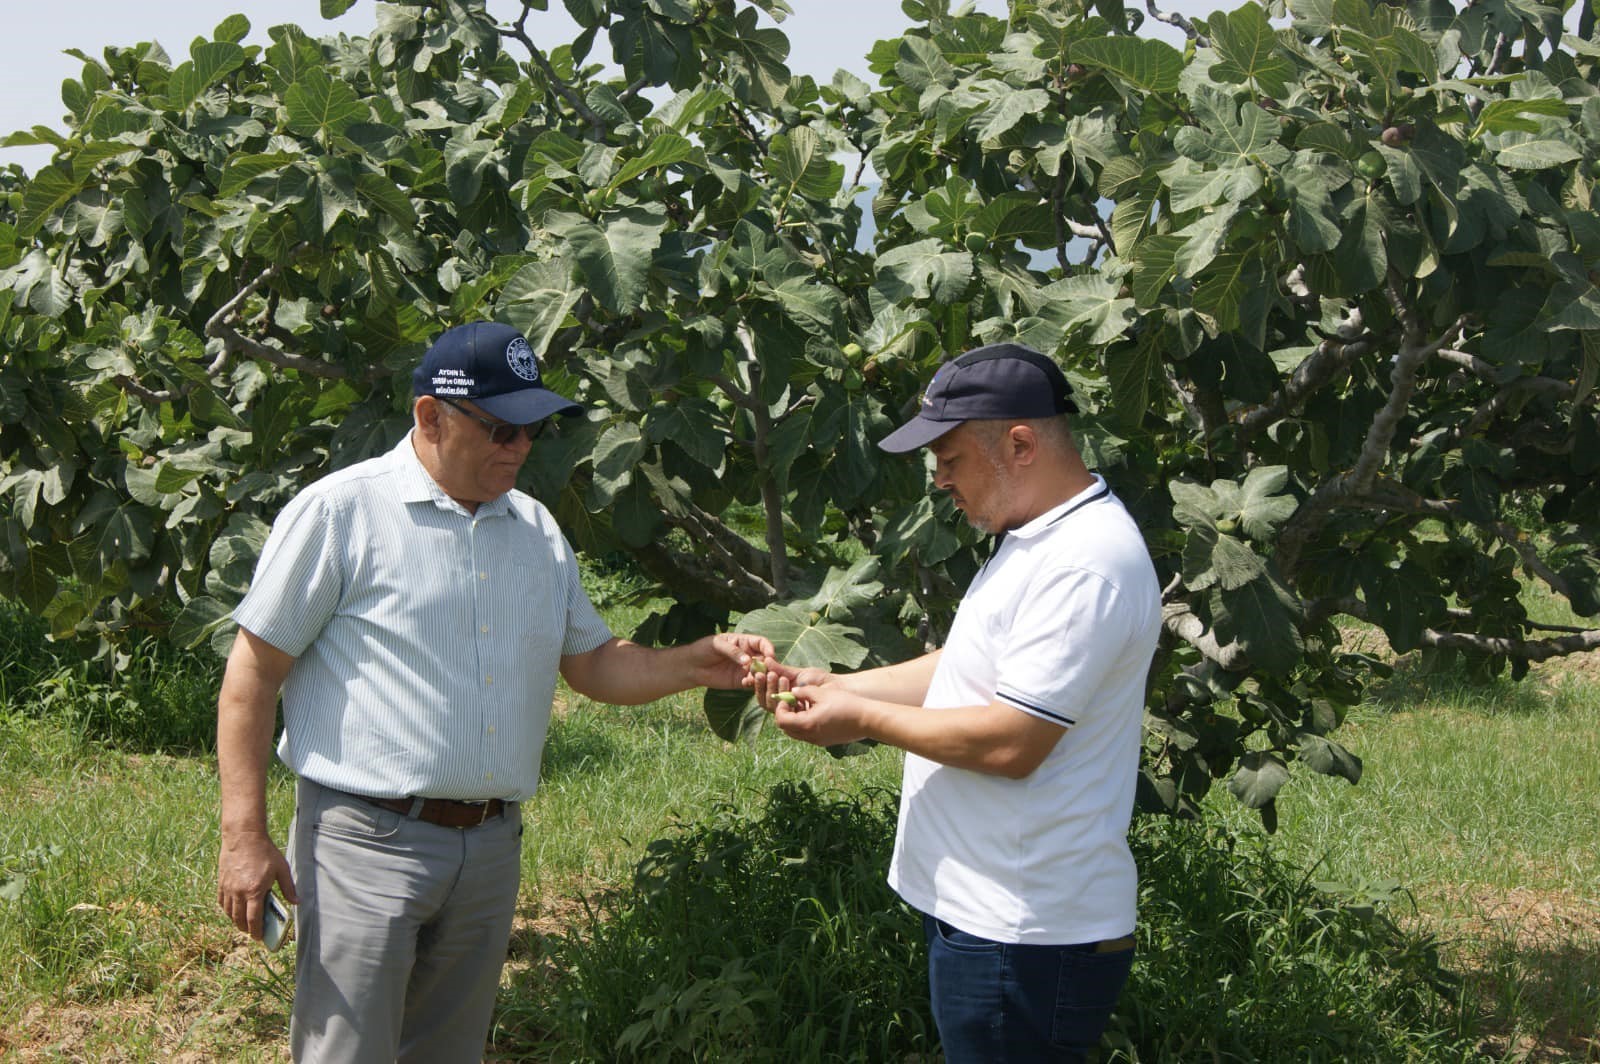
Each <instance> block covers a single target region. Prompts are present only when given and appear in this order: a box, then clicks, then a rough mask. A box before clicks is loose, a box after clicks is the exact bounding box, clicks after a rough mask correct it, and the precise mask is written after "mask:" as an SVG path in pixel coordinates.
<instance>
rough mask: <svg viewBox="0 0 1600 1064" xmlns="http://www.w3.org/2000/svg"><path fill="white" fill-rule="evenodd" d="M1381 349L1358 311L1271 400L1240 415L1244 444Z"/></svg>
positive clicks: (1238, 416)
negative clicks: (1355, 363) (1355, 364)
mask: <svg viewBox="0 0 1600 1064" xmlns="http://www.w3.org/2000/svg"><path fill="white" fill-rule="evenodd" d="M1290 276H1291V277H1293V274H1291V275H1290ZM1377 346H1378V345H1377V338H1376V337H1375V336H1373V335H1372V334H1371V333H1369V332H1367V331H1366V323H1365V319H1364V318H1363V316H1362V313H1361V309H1360V308H1359V307H1357V308H1356V309H1354V310H1353V311H1352V312H1351V314H1350V316H1349V318H1347V319H1346V320H1345V322H1344V324H1343V325H1341V326H1340V327H1339V330H1338V335H1337V336H1330V337H1328V338H1327V339H1325V340H1323V341H1322V342H1321V343H1320V344H1318V345H1317V346H1316V349H1315V350H1313V351H1312V352H1311V354H1309V355H1307V356H1306V357H1305V358H1304V359H1302V360H1301V362H1300V364H1299V365H1298V366H1296V367H1295V368H1294V372H1293V373H1291V374H1290V375H1289V379H1288V381H1286V382H1285V383H1284V385H1283V387H1282V388H1280V389H1278V391H1277V393H1276V394H1274V395H1273V397H1272V398H1271V399H1269V400H1267V402H1265V403H1263V404H1261V405H1260V406H1257V407H1251V408H1249V409H1248V410H1245V411H1244V412H1242V413H1240V414H1238V415H1236V417H1235V422H1236V424H1237V425H1238V427H1239V434H1240V437H1241V442H1243V441H1248V440H1249V439H1251V438H1252V437H1254V436H1255V435H1257V434H1258V433H1260V432H1262V431H1264V430H1265V429H1266V428H1267V427H1268V426H1270V425H1272V424H1273V423H1275V422H1276V421H1277V420H1278V419H1279V418H1281V417H1283V416H1284V415H1285V414H1287V413H1288V412H1289V411H1290V410H1293V409H1294V408H1295V407H1297V406H1299V405H1300V404H1301V403H1302V402H1303V401H1304V400H1305V398H1306V396H1308V395H1310V394H1311V393H1312V392H1314V391H1316V390H1317V389H1318V388H1321V387H1322V386H1323V385H1325V384H1327V383H1328V382H1330V381H1332V380H1333V379H1334V378H1335V377H1337V376H1338V375H1339V374H1341V373H1343V372H1344V371H1345V370H1347V369H1349V368H1350V366H1351V364H1353V363H1354V362H1355V361H1356V360H1357V359H1360V358H1362V357H1364V356H1366V355H1368V354H1370V353H1371V352H1373V351H1375V350H1377Z"/></svg>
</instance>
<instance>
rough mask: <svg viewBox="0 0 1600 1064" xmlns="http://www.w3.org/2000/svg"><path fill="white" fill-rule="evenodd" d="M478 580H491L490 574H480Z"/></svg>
mask: <svg viewBox="0 0 1600 1064" xmlns="http://www.w3.org/2000/svg"><path fill="white" fill-rule="evenodd" d="M478 579H479V580H487V579H489V574H488V573H479V574H478Z"/></svg>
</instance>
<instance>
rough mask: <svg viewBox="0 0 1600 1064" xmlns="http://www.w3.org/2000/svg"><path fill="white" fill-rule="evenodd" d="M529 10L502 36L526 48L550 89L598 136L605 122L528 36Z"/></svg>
mask: <svg viewBox="0 0 1600 1064" xmlns="http://www.w3.org/2000/svg"><path fill="white" fill-rule="evenodd" d="M529 10H530V9H529V8H528V6H527V5H526V4H524V5H523V7H522V14H520V15H518V16H517V21H516V22H514V23H512V25H511V28H510V29H503V30H501V31H500V36H502V37H507V38H509V39H511V40H514V41H517V42H518V43H520V44H521V45H522V47H524V48H526V49H527V50H528V55H529V56H531V57H532V58H533V61H534V63H535V65H537V66H538V68H539V71H540V73H542V74H543V75H544V76H545V80H546V81H548V82H549V83H550V87H551V88H553V89H555V91H556V95H558V96H560V97H561V98H562V99H563V100H565V101H567V106H568V107H571V108H572V110H573V111H574V112H575V113H576V114H577V116H578V117H579V118H580V119H582V120H583V121H584V122H585V123H586V124H587V125H588V126H589V128H590V129H592V130H594V131H595V132H596V133H597V134H598V133H600V132H602V131H603V130H604V129H605V121H604V120H603V119H602V118H601V117H600V116H599V115H598V114H596V113H595V112H594V110H593V109H592V108H590V106H589V105H588V103H587V102H585V100H584V98H583V97H582V96H581V95H579V93H578V90H577V89H574V88H573V87H572V86H571V85H568V84H567V83H566V82H565V81H563V80H562V79H561V76H560V75H559V74H557V73H556V68H555V67H553V66H551V65H550V60H549V59H547V58H545V54H544V52H543V51H541V50H540V49H539V47H538V45H536V44H534V43H533V38H532V37H529V36H528V29H527V22H528V12H529Z"/></svg>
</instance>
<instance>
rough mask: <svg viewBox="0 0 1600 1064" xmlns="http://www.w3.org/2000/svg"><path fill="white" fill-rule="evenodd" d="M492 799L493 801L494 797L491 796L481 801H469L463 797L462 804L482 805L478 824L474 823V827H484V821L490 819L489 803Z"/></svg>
mask: <svg viewBox="0 0 1600 1064" xmlns="http://www.w3.org/2000/svg"><path fill="white" fill-rule="evenodd" d="M491 801H493V799H491V798H485V799H484V800H483V801H481V802H474V801H468V800H466V799H462V802H461V804H462V805H476V806H480V807H481V809H480V811H479V813H478V822H477V823H476V824H473V825H472V826H473V827H482V826H483V824H484V822H485V821H487V820H488V819H489V803H490V802H491Z"/></svg>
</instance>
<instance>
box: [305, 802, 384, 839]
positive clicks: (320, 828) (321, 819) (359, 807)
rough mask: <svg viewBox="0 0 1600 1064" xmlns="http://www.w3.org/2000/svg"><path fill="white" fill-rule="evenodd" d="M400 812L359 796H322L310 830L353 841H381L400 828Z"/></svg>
mask: <svg viewBox="0 0 1600 1064" xmlns="http://www.w3.org/2000/svg"><path fill="white" fill-rule="evenodd" d="M400 820H401V816H400V814H399V813H396V812H392V811H391V810H388V809H379V808H378V807H377V806H375V805H373V804H371V803H370V802H363V801H361V799H359V798H338V797H325V798H324V799H323V800H322V801H321V802H319V803H317V818H316V820H315V821H313V822H312V825H311V830H313V831H315V832H316V833H317V834H318V835H332V836H336V837H340V838H346V839H353V840H355V841H357V842H382V841H384V840H385V839H388V838H391V837H393V836H394V834H395V833H396V832H398V831H399V830H400Z"/></svg>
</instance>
